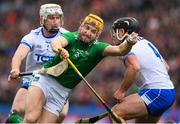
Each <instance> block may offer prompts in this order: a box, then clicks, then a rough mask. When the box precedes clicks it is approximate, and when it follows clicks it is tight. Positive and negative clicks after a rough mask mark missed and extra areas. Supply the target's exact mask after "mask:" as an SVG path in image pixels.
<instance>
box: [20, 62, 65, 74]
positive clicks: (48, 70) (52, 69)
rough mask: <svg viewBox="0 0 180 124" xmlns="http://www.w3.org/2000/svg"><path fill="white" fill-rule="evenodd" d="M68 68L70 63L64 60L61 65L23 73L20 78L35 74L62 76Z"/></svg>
mask: <svg viewBox="0 0 180 124" xmlns="http://www.w3.org/2000/svg"><path fill="white" fill-rule="evenodd" d="M67 68H68V63H67V61H66V60H63V61H62V62H60V63H59V64H57V65H55V66H52V67H49V68H42V69H38V70H35V71H33V72H21V73H20V74H19V76H27V75H32V74H33V73H36V74H49V75H52V76H55V77H57V76H60V75H61V74H62V73H63V72H64V71H65V70H66V69H67Z"/></svg>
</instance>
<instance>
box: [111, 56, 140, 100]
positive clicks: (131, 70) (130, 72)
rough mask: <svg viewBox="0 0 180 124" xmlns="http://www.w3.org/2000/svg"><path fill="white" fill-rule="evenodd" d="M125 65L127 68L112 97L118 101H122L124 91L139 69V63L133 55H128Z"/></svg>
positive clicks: (131, 82) (134, 78)
mask: <svg viewBox="0 0 180 124" xmlns="http://www.w3.org/2000/svg"><path fill="white" fill-rule="evenodd" d="M125 65H126V67H127V69H126V72H125V75H124V79H123V80H122V82H121V86H120V87H119V89H118V90H117V91H116V92H115V93H114V98H115V99H116V100H117V101H118V102H121V101H122V99H123V97H124V95H125V93H126V91H127V90H128V89H129V88H130V86H131V85H132V84H133V82H134V80H136V78H137V77H138V74H139V70H140V65H139V63H138V61H137V58H136V56H135V55H130V56H128V58H127V59H126V61H125Z"/></svg>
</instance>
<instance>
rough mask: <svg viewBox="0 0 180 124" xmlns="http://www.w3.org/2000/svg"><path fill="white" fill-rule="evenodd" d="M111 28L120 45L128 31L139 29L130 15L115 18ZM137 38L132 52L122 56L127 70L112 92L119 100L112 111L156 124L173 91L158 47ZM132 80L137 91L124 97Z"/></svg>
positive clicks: (168, 106) (172, 98)
mask: <svg viewBox="0 0 180 124" xmlns="http://www.w3.org/2000/svg"><path fill="white" fill-rule="evenodd" d="M112 28H113V30H112V36H113V39H114V42H115V43H116V44H120V42H119V41H120V40H123V38H125V37H126V36H127V35H128V34H131V33H132V32H136V33H137V32H138V31H139V22H138V21H137V20H136V19H135V18H132V17H123V18H119V19H117V20H116V21H115V22H114V23H113V25H112ZM117 39H118V40H117ZM137 40H138V42H137V43H136V44H135V45H134V46H133V48H132V49H131V51H130V52H129V53H128V54H127V55H126V56H124V57H123V58H122V59H123V61H124V64H125V65H126V72H125V75H124V79H123V80H122V82H121V85H120V87H119V88H118V89H117V90H116V92H115V93H114V98H115V99H116V100H117V102H118V103H117V104H116V105H115V106H114V107H113V108H112V110H113V111H114V112H115V113H117V114H118V116H120V117H122V118H124V119H125V120H129V119H136V122H139V123H140V122H143V123H147V122H151V123H156V122H158V121H159V119H160V117H161V115H162V114H163V113H164V112H165V111H166V110H167V109H168V108H170V107H171V105H172V104H173V103H174V101H175V96H176V91H175V89H174V86H173V83H172V81H171V80H170V77H169V75H168V70H169V66H168V65H167V63H166V62H165V60H164V59H163V57H162V56H161V54H160V53H159V51H158V50H157V48H156V47H155V46H154V45H153V44H152V43H151V42H149V41H148V40H146V39H144V38H143V37H138V39H137ZM135 81H136V85H137V86H138V87H139V89H140V91H139V93H135V94H131V95H128V96H125V94H126V91H127V90H128V88H129V87H130V86H131V85H132V84H133V82H135Z"/></svg>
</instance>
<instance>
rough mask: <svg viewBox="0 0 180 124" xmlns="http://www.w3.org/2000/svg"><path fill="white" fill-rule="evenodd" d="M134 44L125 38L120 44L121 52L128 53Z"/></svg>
mask: <svg viewBox="0 0 180 124" xmlns="http://www.w3.org/2000/svg"><path fill="white" fill-rule="evenodd" d="M132 46H133V44H130V43H128V42H127V41H126V40H125V41H124V42H123V43H121V44H120V45H119V53H120V54H121V55H125V54H127V53H128V52H129V51H130V50H131V48H132Z"/></svg>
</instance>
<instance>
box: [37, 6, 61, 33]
mask: <svg viewBox="0 0 180 124" xmlns="http://www.w3.org/2000/svg"><path fill="white" fill-rule="evenodd" d="M39 15H40V17H41V18H42V20H41V21H40V24H41V25H42V26H43V27H44V28H45V29H46V30H47V31H48V32H49V33H52V34H54V33H57V32H58V31H59V29H47V27H46V26H45V25H44V21H45V20H46V19H47V17H48V16H49V15H59V16H60V19H61V25H63V11H62V9H61V6H60V5H58V4H44V5H41V7H40V10H39Z"/></svg>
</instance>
